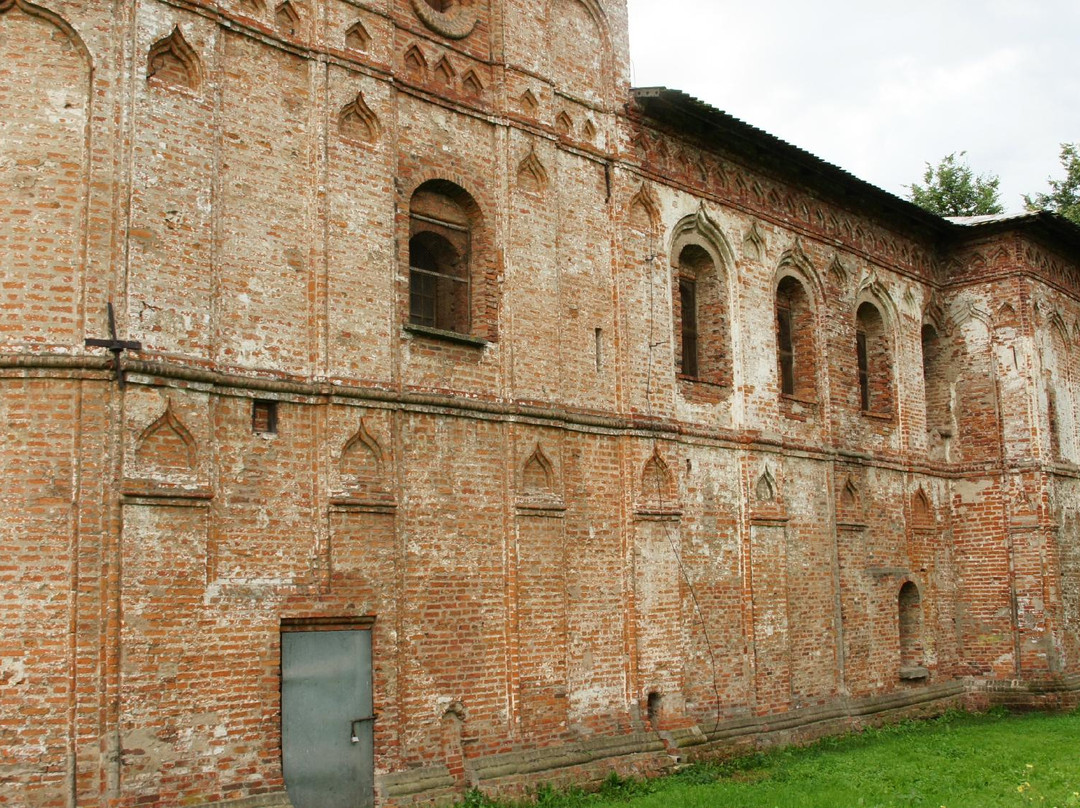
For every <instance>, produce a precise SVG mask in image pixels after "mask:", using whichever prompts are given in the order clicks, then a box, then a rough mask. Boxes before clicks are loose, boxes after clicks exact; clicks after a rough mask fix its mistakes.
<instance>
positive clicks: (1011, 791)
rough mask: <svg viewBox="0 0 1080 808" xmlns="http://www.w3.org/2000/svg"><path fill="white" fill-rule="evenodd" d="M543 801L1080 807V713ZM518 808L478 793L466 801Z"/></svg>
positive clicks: (785, 754)
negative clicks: (488, 798) (493, 800)
mask: <svg viewBox="0 0 1080 808" xmlns="http://www.w3.org/2000/svg"><path fill="white" fill-rule="evenodd" d="M534 797H535V801H536V803H537V804H539V805H541V806H544V808H586V807H587V808H616V806H617V807H618V808H684V807H685V808H695V806H701V808H705V806H707V807H708V808H728V807H730V808H847V806H858V807H859V808H892V807H893V806H897V808H899V806H903V808H917V807H918V806H929V808H942V806H944V807H945V808H995V806H1026V805H1038V806H1045V808H1053V806H1057V808H1065V806H1069V807H1070V808H1074V807H1075V808H1080V712H1077V713H1072V714H1070V715H1042V714H1030V715H1021V716H1008V715H1004V714H1000V713H993V714H984V715H970V714H965V713H953V714H949V715H946V716H942V717H941V718H937V719H934V720H931V721H926V722H908V723H903V724H900V725H897V726H892V727H886V728H884V729H880V730H875V729H871V730H866V731H865V732H862V733H858V734H851V735H845V736H841V737H839V738H829V739H826V740H823V741H820V742H818V743H816V744H814V745H812V746H808V747H801V748H786V749H778V750H773V751H770V752H766V753H761V754H757V755H753V756H751V757H746V758H740V759H738V760H732V761H727V762H725V763H717V764H697V765H693V766H688V767H686V768H684V769H683V770H681V771H680V772H679V773H677V774H674V775H671V776H669V777H665V778H661V779H658V780H653V781H647V782H644V781H638V780H622V779H619V778H617V777H614V776H613V777H610V778H609V779H608V780H607V781H606V782H605V784H604V786H603V788H602V789H601V790H600V791H599V792H598V793H595V794H585V793H583V792H580V791H569V792H554V791H550V790H547V789H540V790H539V791H537V792H536V794H535V795H534ZM519 804H520V803H519ZM511 805H514V804H512V803H499V802H492V801H489V800H487V799H485V798H483V797H482V796H480V795H479V794H475V793H474V794H470V795H469V799H467V800H466V802H465V806H467V808H509V806H511Z"/></svg>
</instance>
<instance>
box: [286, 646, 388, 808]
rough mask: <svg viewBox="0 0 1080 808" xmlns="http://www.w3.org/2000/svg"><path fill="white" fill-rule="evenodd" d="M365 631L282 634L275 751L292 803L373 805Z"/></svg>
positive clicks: (311, 807) (300, 806)
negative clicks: (278, 739)
mask: <svg viewBox="0 0 1080 808" xmlns="http://www.w3.org/2000/svg"><path fill="white" fill-rule="evenodd" d="M373 723H374V716H373V715H372V711H371V632H370V631H366V630H352V629H349V630H316V631H309V630H299V631H298V630H293V631H284V632H283V633H282V635H281V754H282V767H283V769H284V774H285V788H286V789H287V790H288V793H289V798H290V799H291V800H292V804H293V805H294V806H295V808H369V807H370V806H373V805H374V804H375V792H374V776H375V759H374V739H373V729H374V728H373Z"/></svg>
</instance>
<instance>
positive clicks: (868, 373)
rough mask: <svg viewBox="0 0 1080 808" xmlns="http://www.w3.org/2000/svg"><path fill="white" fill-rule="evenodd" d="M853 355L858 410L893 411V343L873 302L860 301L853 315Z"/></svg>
mask: <svg viewBox="0 0 1080 808" xmlns="http://www.w3.org/2000/svg"><path fill="white" fill-rule="evenodd" d="M855 358H856V366H857V372H858V380H859V409H860V410H861V411H862V412H864V413H873V414H875V415H890V414H892V411H893V392H892V391H893V385H892V345H891V342H890V340H889V335H888V333H887V331H886V328H885V321H884V320H883V319H882V316H881V312H880V311H878V309H877V307H876V306H875V305H874V304H872V303H863V304H861V305H860V306H859V308H858V310H857V311H856V314H855Z"/></svg>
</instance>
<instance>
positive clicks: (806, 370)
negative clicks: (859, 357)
mask: <svg viewBox="0 0 1080 808" xmlns="http://www.w3.org/2000/svg"><path fill="white" fill-rule="evenodd" d="M776 367H777V375H778V377H779V380H780V393H781V394H782V395H785V396H791V397H792V398H797V399H802V400H806V401H810V400H813V398H814V375H815V373H816V368H815V362H814V332H813V312H812V311H811V309H810V301H809V298H808V296H807V294H806V289H805V287H804V286H803V285H802V283H800V282H799V281H798V280H797V279H796V278H794V277H792V276H791V275H787V276H785V277H784V278H783V279H782V280H781V281H780V283H779V284H777V287H776Z"/></svg>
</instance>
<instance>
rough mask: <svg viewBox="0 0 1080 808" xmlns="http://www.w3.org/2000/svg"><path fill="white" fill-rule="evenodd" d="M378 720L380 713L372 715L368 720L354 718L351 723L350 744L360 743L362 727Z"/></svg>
mask: <svg viewBox="0 0 1080 808" xmlns="http://www.w3.org/2000/svg"><path fill="white" fill-rule="evenodd" d="M376 718H378V713H372V714H371V715H369V716H368V717H367V718H354V719H353V720H352V721H351V722H350V723H349V731H350V735H349V743H360V731H359V730H360V725H361V724H366V723H367V722H369V721H374V720H375V719H376Z"/></svg>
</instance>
